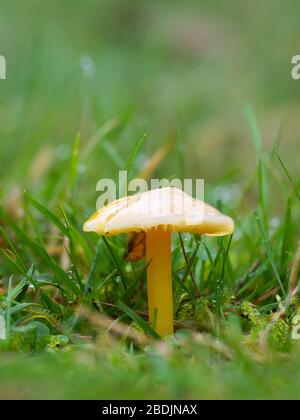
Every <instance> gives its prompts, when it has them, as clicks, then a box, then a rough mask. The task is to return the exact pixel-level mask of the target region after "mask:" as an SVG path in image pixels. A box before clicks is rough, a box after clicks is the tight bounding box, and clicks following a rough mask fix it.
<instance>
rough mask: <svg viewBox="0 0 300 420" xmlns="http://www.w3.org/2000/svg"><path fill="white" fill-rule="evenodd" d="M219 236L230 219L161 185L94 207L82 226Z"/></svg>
mask: <svg viewBox="0 0 300 420" xmlns="http://www.w3.org/2000/svg"><path fill="white" fill-rule="evenodd" d="M157 228H159V229H162V230H164V231H170V232H189V233H194V234H199V235H209V236H223V235H229V234H231V233H232V232H233V231H234V223H233V220H232V219H231V218H230V217H228V216H225V215H223V214H222V213H220V212H219V211H218V210H216V209H215V208H213V207H211V206H209V205H208V204H206V203H204V202H203V201H200V200H196V199H194V198H192V197H190V196H189V195H187V194H186V193H184V192H183V191H181V190H180V189H178V188H174V187H165V188H160V189H157V190H150V191H147V192H144V193H140V194H136V195H133V196H129V197H124V198H121V199H120V200H116V201H114V202H112V203H110V204H108V205H107V206H105V207H103V208H102V209H100V210H99V211H97V212H96V213H95V214H94V215H93V216H92V217H91V218H89V219H88V220H87V221H86V222H85V224H84V227H83V230H84V231H86V232H91V231H92V232H97V233H98V234H100V235H110V236H113V235H119V234H121V233H130V232H141V231H146V232H147V231H148V230H150V229H157Z"/></svg>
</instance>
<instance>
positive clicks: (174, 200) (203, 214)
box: [83, 187, 234, 337]
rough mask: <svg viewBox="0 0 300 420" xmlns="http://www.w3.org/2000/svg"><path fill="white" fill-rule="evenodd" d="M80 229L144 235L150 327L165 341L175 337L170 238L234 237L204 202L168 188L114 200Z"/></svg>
mask: <svg viewBox="0 0 300 420" xmlns="http://www.w3.org/2000/svg"><path fill="white" fill-rule="evenodd" d="M83 229H84V231H86V232H97V233H98V234H99V235H118V234H121V233H130V232H142V231H143V232H145V236H146V256H147V264H148V265H147V292H148V312H149V321H150V324H151V326H152V328H153V329H154V330H155V331H156V332H157V333H158V334H159V335H160V336H161V337H166V336H169V335H172V334H173V331H174V322H173V319H174V314H173V289H172V267H171V264H172V255H171V234H172V232H174V231H177V232H191V233H195V234H199V235H210V236H224V235H230V234H231V233H232V232H233V231H234V222H233V220H232V219H231V218H230V217H227V216H225V215H223V214H222V213H220V212H219V211H218V210H216V209H214V208H213V207H211V206H209V205H208V204H206V203H204V202H203V201H200V200H195V199H193V198H192V197H190V196H189V195H187V194H185V193H184V192H183V191H181V190H179V189H178V188H172V187H167V188H161V189H156V190H151V191H148V192H144V193H141V194H136V195H134V196H130V197H125V198H121V199H120V200H116V201H114V202H112V203H110V204H108V205H107V206H105V207H103V208H102V209H100V210H99V211H97V212H96V213H95V214H94V215H93V216H92V217H91V218H90V219H88V220H87V221H86V222H85V224H84V226H83Z"/></svg>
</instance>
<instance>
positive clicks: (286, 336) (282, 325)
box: [240, 302, 290, 350]
mask: <svg viewBox="0 0 300 420" xmlns="http://www.w3.org/2000/svg"><path fill="white" fill-rule="evenodd" d="M240 310H241V313H242V315H243V316H245V317H246V318H248V319H249V321H250V331H249V335H248V336H247V338H246V342H247V344H248V346H249V347H250V348H252V349H255V347H256V346H257V344H258V341H259V339H260V337H261V334H262V333H263V332H264V331H266V330H267V328H268V327H269V326H270V323H271V322H272V314H268V315H262V314H260V312H259V311H258V310H257V308H256V307H255V306H254V305H253V304H251V303H249V302H243V303H242V304H241V306H240ZM289 343H290V327H289V324H288V323H287V322H286V321H285V320H283V319H278V320H277V321H276V322H275V323H274V324H273V325H272V327H271V329H270V331H269V333H268V344H269V345H270V347H271V348H272V349H276V350H285V349H286V348H287V346H288V345H289Z"/></svg>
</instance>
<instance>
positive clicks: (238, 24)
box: [0, 0, 300, 399]
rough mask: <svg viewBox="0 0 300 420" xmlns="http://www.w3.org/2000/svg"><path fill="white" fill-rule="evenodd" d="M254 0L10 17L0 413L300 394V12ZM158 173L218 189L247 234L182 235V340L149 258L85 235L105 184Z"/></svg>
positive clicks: (56, 8)
mask: <svg viewBox="0 0 300 420" xmlns="http://www.w3.org/2000/svg"><path fill="white" fill-rule="evenodd" d="M246 4H247V7H246ZM246 4H244V2H243V4H242V3H240V2H237V1H230V2H228V4H226V7H225V5H224V4H223V3H222V2H221V1H215V2H208V1H207V2H202V3H201V5H199V2H197V1H192V0H190V1H188V2H185V3H184V4H183V3H182V2H179V1H178V2H177V1H174V2H172V5H170V3H169V2H167V1H164V0H155V1H153V2H147V1H133V0H131V1H124V0H114V1H111V2H108V1H106V0H102V1H100V2H99V1H93V0H89V1H81V0H77V1H75V2H74V5H73V6H72V10H70V7H69V2H68V1H67V0H65V1H50V0H49V1H48V0H46V1H44V2H43V7H41V5H40V4H39V3H38V2H36V1H34V0H29V1H28V2H26V6H25V5H22V4H21V2H20V1H18V0H11V1H9V2H6V4H5V5H4V6H2V8H3V10H1V15H0V39H1V45H0V54H3V55H5V56H6V59H7V63H8V68H7V75H8V79H7V80H6V81H0V92H1V95H0V121H1V124H0V158H1V165H0V200H1V201H0V315H2V316H3V317H4V318H5V320H6V325H7V339H6V340H0V398H10V399H13V398H26V399H34V398H85V399H87V398H95V399H98V398H103V399H104V398H165V399H168V398H174V399H176V398H195V399H198V398H199V399H201V398H203V399H204V398H209V399H213V398H225V399H238V398H273V399H276V398H286V399H289V398H292V399H294V398H296V399H298V398H299V397H300V395H299V391H298V390H299V382H300V364H299V360H300V357H299V356H300V348H299V343H298V341H297V340H293V339H292V337H291V333H292V329H293V327H294V324H293V319H294V318H295V316H296V315H298V314H300V301H299V297H298V281H299V276H298V268H299V267H298V266H299V253H297V247H298V246H299V245H298V241H299V215H300V200H299V186H300V179H299V174H298V172H297V169H298V166H299V162H298V160H299V159H298V156H299V135H300V129H299V125H298V123H297V118H298V113H299V98H298V93H297V82H294V81H293V80H292V79H291V77H290V59H291V57H292V56H293V55H294V54H296V53H297V52H298V51H297V48H298V46H297V30H298V20H297V16H298V15H299V12H300V10H299V5H298V4H295V2H293V1H286V2H285V4H284V5H282V2H279V0H278V1H277V0H276V1H274V2H273V3H272V12H271V19H269V17H270V7H269V6H270V3H269V2H267V1H262V2H260V4H259V6H258V5H256V7H254V5H253V4H252V2H250V1H249V2H246ZM245 7H246V9H247V12H245V10H246V9H245ZM258 16H260V19H258V18H257V17H258ZM266 16H267V17H268V19H265V17H266ZM233 28H235V29H234V30H233ZM24 45H26V47H24ZM154 161H156V162H157V164H156V165H154V167H153V169H152V171H151V173H150V176H151V177H157V178H169V179H171V178H172V177H180V178H205V181H206V191H205V194H206V201H207V202H209V203H210V204H212V205H214V206H215V207H218V208H219V209H220V210H222V211H223V212H224V213H226V214H228V215H230V216H231V217H232V218H233V219H234V220H235V222H236V226H237V228H236V232H235V234H234V235H233V237H227V238H223V239H216V238H205V237H203V238H199V237H196V236H192V235H188V234H185V235H181V236H179V235H177V234H174V237H173V254H172V255H173V262H172V265H173V281H174V307H175V309H174V319H175V327H176V334H175V337H174V339H172V340H169V341H167V342H161V341H159V340H158V339H157V337H156V335H155V332H154V331H153V330H152V329H151V328H150V327H149V325H148V324H147V293H146V264H145V261H143V260H142V261H139V262H137V263H134V264H133V263H129V262H127V261H126V258H125V257H126V250H127V238H126V237H125V236H119V237H116V238H99V237H97V235H94V234H85V233H83V232H82V225H83V222H84V221H85V220H86V218H87V217H88V216H89V215H90V214H91V213H92V212H93V211H94V209H95V203H96V199H97V198H98V194H99V193H97V192H96V184H97V181H98V180H99V179H101V178H113V179H117V176H118V171H119V170H126V169H127V170H128V171H129V174H130V178H134V177H135V176H138V175H139V174H141V173H145V172H146V169H147V167H148V168H149V163H153V162H154Z"/></svg>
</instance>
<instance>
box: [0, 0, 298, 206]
mask: <svg viewBox="0 0 300 420" xmlns="http://www.w3.org/2000/svg"><path fill="white" fill-rule="evenodd" d="M0 11H1V12H0V40H1V44H0V53H1V54H3V55H5V57H6V59H7V80H6V81H2V82H1V84H0V121H1V124H0V138H1V143H0V144H1V146H0V153H1V165H0V179H1V184H0V185H1V189H2V192H3V190H4V191H6V192H7V191H12V189H13V188H14V187H15V185H19V184H21V187H29V188H30V189H39V190H41V189H43V179H42V177H43V176H44V175H45V174H46V173H47V170H48V169H49V168H50V167H51V170H52V171H54V172H55V170H56V171H57V173H59V172H60V171H61V168H62V167H63V165H64V160H66V159H67V158H68V155H69V154H70V151H71V147H70V145H71V144H72V142H73V140H74V137H75V136H76V134H77V133H78V132H80V134H81V138H82V146H83V145H84V144H85V143H88V141H89V139H91V137H92V136H93V135H94V134H95V133H97V130H98V129H99V128H100V127H102V126H103V125H104V124H106V123H108V122H111V121H112V120H113V119H115V118H117V119H118V122H117V123H116V127H115V129H114V130H112V131H111V132H109V133H108V134H107V135H106V140H107V142H108V143H109V150H110V151H113V153H115V158H114V160H115V161H114V162H112V161H111V159H110V158H109V157H108V156H107V154H108V152H107V148H105V150H103V149H104V147H101V145H99V146H97V147H96V148H95V150H93V156H92V157H90V158H89V159H88V160H85V159H84V158H82V165H81V166H80V171H81V173H82V174H81V175H82V176H81V183H82V185H83V186H84V188H83V189H82V190H81V197H80V199H86V198H87V199H88V202H89V203H90V204H91V205H94V202H95V197H96V193H95V184H96V180H98V179H99V178H101V177H107V176H115V173H116V170H117V169H118V168H117V166H118V164H119V165H121V163H122V160H123V159H124V160H126V158H127V156H128V154H129V152H130V150H131V149H132V145H133V144H134V142H136V140H137V139H138V138H139V137H140V136H141V135H142V134H143V133H144V132H146V133H147V134H148V136H147V141H146V143H145V146H144V149H143V154H142V155H141V156H139V160H138V162H137V164H139V163H140V165H141V166H142V164H143V162H144V161H145V160H146V159H147V157H149V156H151V155H152V154H153V153H154V152H155V150H156V149H157V147H159V146H160V145H161V144H162V143H171V144H172V145H173V147H172V149H171V151H170V153H169V154H168V156H167V158H166V159H165V160H164V162H163V164H162V165H161V166H160V170H159V171H158V174H159V175H164V176H172V175H175V176H183V175H184V176H186V177H194V178H195V177H197V178H205V179H206V181H207V183H208V184H213V183H214V182H220V181H222V180H223V179H224V178H226V179H227V180H228V177H230V179H231V180H232V182H237V183H238V184H239V183H242V181H243V179H244V178H245V177H246V176H248V175H249V173H251V172H253V170H254V168H255V165H256V158H255V151H254V148H253V146H252V144H251V140H250V136H251V133H250V131H249V127H248V126H247V123H246V120H245V115H244V110H245V106H247V104H251V106H253V108H254V109H255V112H256V115H257V120H258V124H259V126H260V128H261V131H262V136H263V140H264V144H265V145H266V147H267V148H270V147H271V146H272V144H273V143H274V141H275V140H276V138H277V137H278V133H279V131H280V129H281V133H282V135H281V138H282V145H281V153H282V155H283V157H284V158H285V159H286V163H288V166H289V168H290V170H291V171H293V170H294V171H296V170H297V168H298V154H299V134H300V123H299V118H298V115H299V110H300V107H299V99H300V82H296V81H294V80H292V78H291V75H290V72H291V64H290V62H291V58H292V56H293V55H295V54H297V52H299V42H298V36H297V34H298V26H299V24H298V16H299V13H300V4H299V2H297V1H292V0H288V1H285V2H284V3H283V2H282V1H279V0H272V1H266V0H262V1H250V0H246V1H243V2H240V1H233V0H229V1H226V2H223V1H201V2H199V1H192V0H189V1H185V2H182V1H176V0H173V1H172V2H170V1H167V0H165V1H164V0H154V1H143V0H109V1H108V0H107V1H105V0H101V1H95V0H85V1H83V0H82V1H79V0H74V1H72V2H70V1H66V0H65V1H64V0H57V1H56V0H51V1H50V0H43V1H37V0H36V1H35V0H27V1H26V2H23V1H20V0H10V1H2V2H1V6H0ZM112 124H113V125H114V121H113V123H112ZM105 144H106V143H105ZM50 162H51V164H50ZM175 168H176V169H175ZM292 173H293V172H292Z"/></svg>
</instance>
